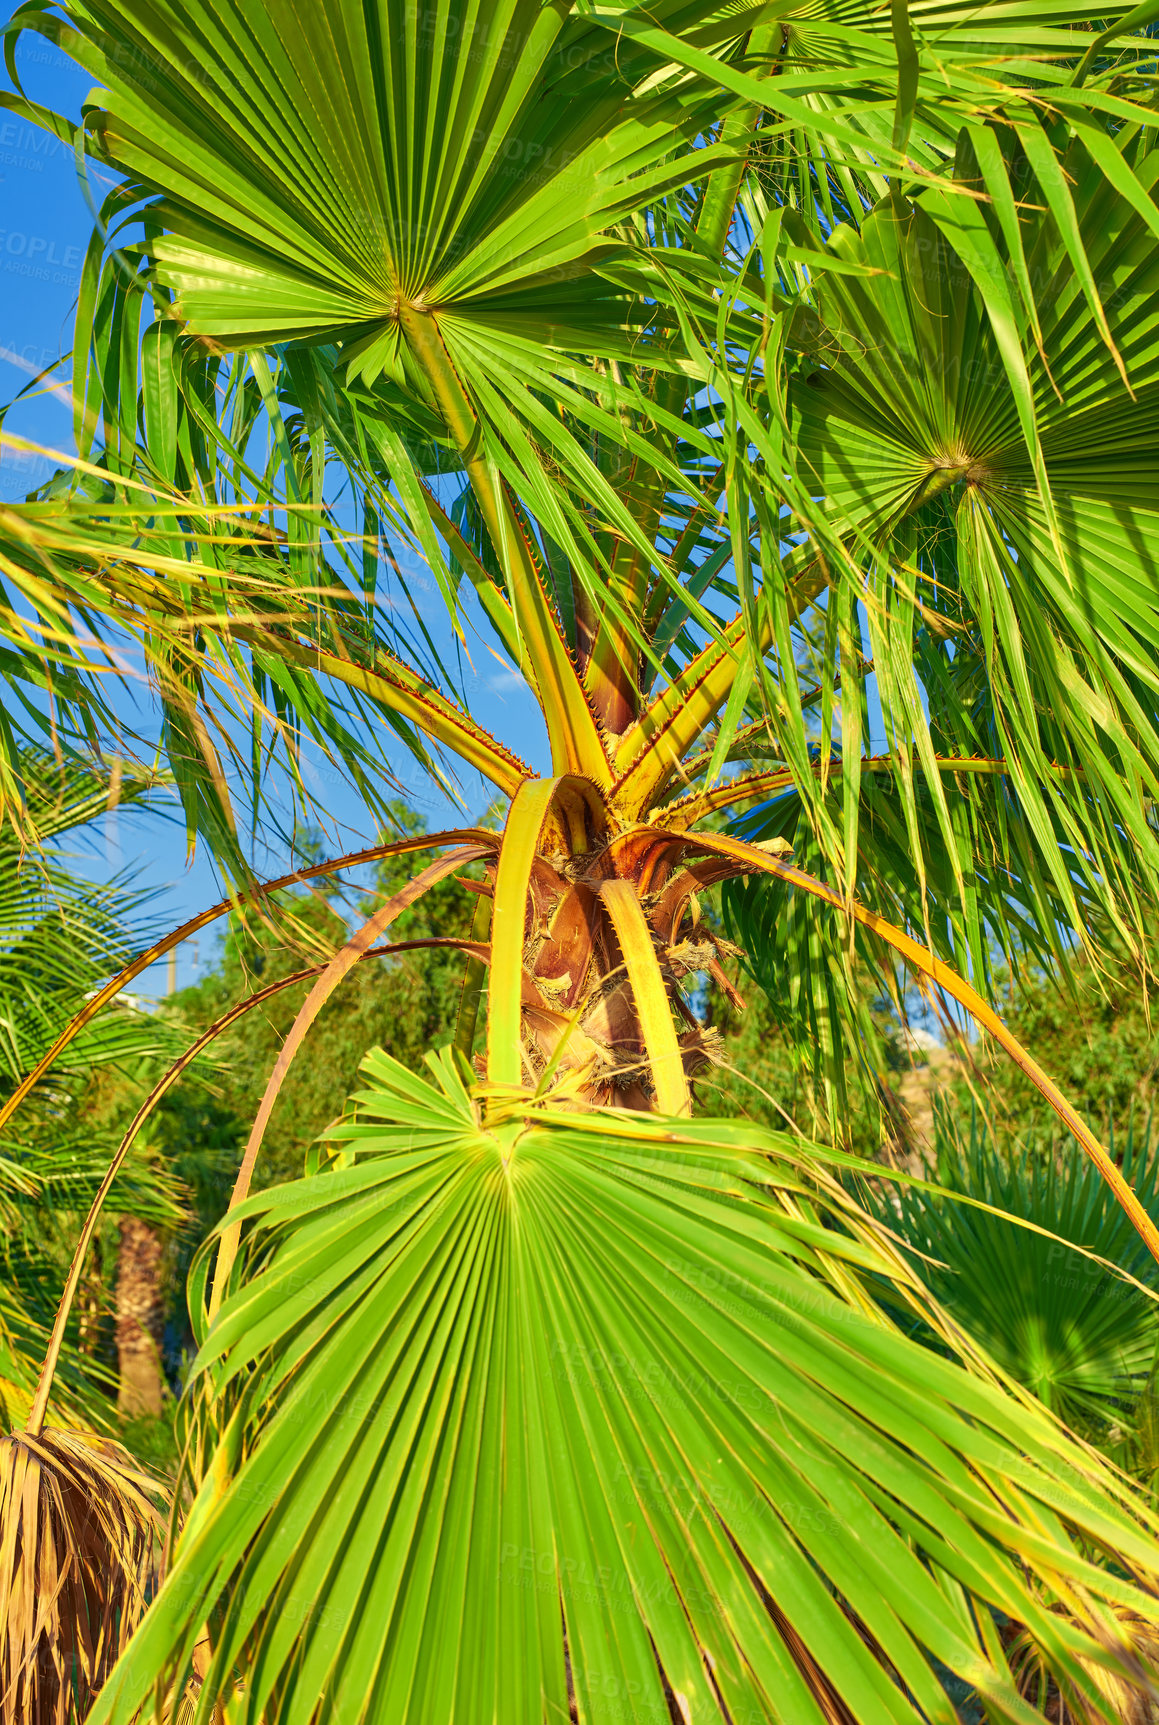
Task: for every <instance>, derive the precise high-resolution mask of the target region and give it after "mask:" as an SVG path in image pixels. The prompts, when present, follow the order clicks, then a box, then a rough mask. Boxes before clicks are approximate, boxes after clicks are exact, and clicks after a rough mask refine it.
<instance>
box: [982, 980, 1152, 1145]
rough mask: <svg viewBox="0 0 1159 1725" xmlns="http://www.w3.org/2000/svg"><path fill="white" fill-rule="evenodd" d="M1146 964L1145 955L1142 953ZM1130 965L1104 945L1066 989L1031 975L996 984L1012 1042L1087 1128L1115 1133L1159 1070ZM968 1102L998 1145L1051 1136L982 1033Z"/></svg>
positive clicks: (1141, 992) (1140, 1117)
mask: <svg viewBox="0 0 1159 1725" xmlns="http://www.w3.org/2000/svg"><path fill="white" fill-rule="evenodd" d="M1147 957H1148V961H1149V964H1150V965H1153V964H1154V962H1155V955H1154V952H1153V951H1152V952H1151V953H1149V954H1147ZM1148 991H1149V989H1148V983H1147V979H1146V977H1145V976H1144V975H1143V974H1142V973H1141V971H1140V968H1139V966H1137V965H1136V964H1134V963H1133V962H1132V961H1131V960H1130V959H1129V958H1128V957H1127V956H1126V955H1124V954H1122V953H1121V952H1116V951H1115V950H1114V949H1112V950H1111V951H1110V952H1109V953H1107V954H1106V955H1105V956H1104V958H1103V960H1102V962H1101V963H1100V965H1099V967H1098V969H1097V970H1096V969H1095V968H1094V967H1093V966H1092V965H1091V964H1089V963H1083V962H1082V961H1079V962H1077V963H1076V965H1075V980H1074V985H1073V988H1068V987H1067V986H1066V985H1065V984H1064V983H1063V981H1062V979H1060V978H1059V977H1058V976H1057V975H1051V974H1050V973H1049V972H1043V971H1038V972H1037V973H1031V974H1030V975H1028V976H1025V977H1023V978H1021V979H1020V980H1019V981H1018V982H1017V983H1015V982H1014V981H1013V980H1012V979H1000V981H999V984H998V999H999V1001H1000V1003H1001V1008H1002V1015H1003V1017H1004V1019H1005V1020H1006V1022H1007V1024H1009V1026H1010V1028H1011V1029H1012V1030H1013V1032H1014V1034H1015V1035H1016V1036H1017V1037H1018V1039H1019V1041H1020V1042H1021V1043H1022V1044H1023V1045H1024V1046H1025V1047H1026V1048H1027V1049H1028V1050H1029V1051H1030V1053H1031V1054H1032V1055H1034V1057H1035V1059H1036V1060H1038V1061H1040V1062H1041V1064H1042V1065H1043V1066H1044V1067H1045V1069H1046V1070H1047V1072H1049V1073H1050V1076H1051V1077H1052V1078H1053V1079H1054V1080H1055V1081H1056V1082H1057V1083H1058V1084H1059V1085H1060V1086H1061V1087H1062V1089H1063V1091H1064V1092H1065V1093H1066V1095H1067V1096H1068V1097H1070V1098H1071V1099H1072V1101H1073V1102H1074V1105H1075V1107H1076V1108H1078V1109H1079V1110H1080V1111H1081V1112H1082V1113H1083V1114H1084V1115H1085V1116H1086V1118H1087V1119H1088V1120H1090V1121H1091V1123H1092V1125H1093V1126H1094V1127H1095V1129H1096V1131H1099V1132H1102V1133H1104V1134H1106V1133H1109V1132H1115V1133H1117V1134H1118V1135H1120V1136H1121V1135H1122V1134H1123V1132H1124V1131H1125V1130H1126V1129H1127V1127H1128V1126H1129V1125H1130V1124H1131V1123H1132V1122H1135V1123H1136V1124H1138V1125H1141V1124H1142V1123H1143V1122H1144V1121H1146V1120H1147V1119H1148V1118H1149V1116H1150V1115H1151V1113H1152V1111H1153V1109H1154V1106H1155V1101H1156V1094H1155V1078H1156V1073H1157V1072H1159V1023H1157V1022H1156V1020H1155V1018H1154V1016H1153V1014H1152V1010H1151V1007H1150V1005H1149V1000H1148ZM972 1052H973V1054H974V1058H975V1060H976V1062H977V1065H978V1069H979V1070H978V1072H977V1074H976V1076H975V1079H974V1083H973V1093H974V1096H975V1097H976V1099H977V1105H978V1106H979V1107H980V1108H981V1110H982V1111H983V1113H984V1115H985V1116H986V1118H987V1119H988V1120H989V1121H990V1122H991V1124H992V1126H993V1129H994V1131H995V1133H996V1134H998V1135H999V1136H1000V1138H1001V1139H1003V1140H1004V1139H1005V1138H1006V1137H1007V1136H1012V1137H1017V1138H1019V1139H1021V1140H1024V1141H1029V1142H1032V1143H1035V1144H1038V1145H1043V1144H1044V1143H1046V1142H1048V1141H1049V1140H1050V1139H1052V1138H1053V1137H1054V1136H1055V1135H1056V1132H1057V1125H1056V1123H1055V1121H1054V1117H1053V1115H1052V1113H1051V1111H1050V1109H1049V1108H1048V1107H1047V1105H1046V1103H1045V1102H1044V1101H1043V1099H1042V1096H1041V1095H1040V1093H1039V1092H1038V1091H1037V1090H1036V1089H1035V1088H1034V1086H1033V1085H1032V1084H1031V1083H1030V1082H1029V1080H1028V1079H1027V1078H1026V1076H1025V1074H1024V1073H1022V1072H1020V1071H1018V1070H1017V1069H1013V1068H1011V1067H1010V1066H1009V1064H1008V1063H1006V1062H1003V1064H1002V1065H1001V1067H999V1065H998V1062H997V1058H996V1052H995V1050H994V1049H993V1048H992V1047H991V1046H990V1045H989V1039H988V1038H986V1037H985V1036H983V1037H982V1038H980V1040H979V1042H978V1044H977V1046H976V1047H975V1048H974V1050H973V1051H972ZM966 1092H967V1086H966V1084H965V1082H964V1081H963V1082H959V1083H958V1084H957V1085H956V1086H955V1087H954V1093H955V1098H956V1105H957V1106H958V1107H961V1108H966V1107H968V1105H969V1099H968V1097H967V1094H966Z"/></svg>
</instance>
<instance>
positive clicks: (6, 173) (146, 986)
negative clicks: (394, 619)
mask: <svg viewBox="0 0 1159 1725" xmlns="http://www.w3.org/2000/svg"><path fill="white" fill-rule="evenodd" d="M17 66H18V70H19V72H20V75H21V79H22V82H23V84H24V88H25V91H26V93H27V94H28V95H29V96H30V97H32V98H33V99H35V100H38V101H40V102H43V103H44V104H46V105H47V106H50V107H52V108H54V109H56V110H57V111H59V112H63V113H66V114H68V115H69V116H70V117H73V118H79V116H80V112H81V107H82V104H83V102H84V99H85V96H86V95H87V93H88V89H89V87H90V81H89V79H88V77H87V75H86V74H84V73H82V72H80V71H79V70H78V69H77V67H75V66H74V65H73V64H72V63H71V62H70V61H69V60H67V59H66V58H65V57H64V56H63V55H62V54H60V53H59V51H58V50H56V49H55V48H53V47H51V46H50V45H49V44H48V43H45V42H43V41H42V40H40V39H39V38H35V37H26V38H25V39H24V40H23V42H22V44H21V47H20V51H19V53H18V57H17ZM88 171H89V174H90V176H91V186H92V192H93V195H94V196H95V197H96V199H97V200H98V201H99V199H100V197H101V196H102V194H103V191H104V189H105V188H104V186H103V185H102V184H101V182H100V179H99V177H98V176H97V175H96V174H94V170H93V169H92V168H91V166H90V167H89V170H88ZM92 225H93V224H92V216H91V213H90V209H89V205H88V202H87V201H86V197H85V193H84V189H83V186H82V184H81V181H80V179H79V177H78V172H77V166H76V162H75V159H74V157H73V154H72V152H71V150H70V149H69V148H68V147H67V146H66V145H63V144H61V143H60V142H59V140H57V139H56V138H54V137H52V136H51V135H49V134H47V133H43V132H41V131H39V130H38V129H37V128H35V127H32V126H29V125H27V124H26V123H25V122H24V121H22V120H18V119H15V118H13V117H12V116H11V115H9V114H7V113H4V112H3V111H2V110H0V404H3V403H7V402H10V401H12V400H13V399H14V398H15V397H16V396H17V395H18V394H19V392H20V391H21V390H22V389H24V388H25V387H26V386H27V385H28V384H29V383H30V382H31V381H32V379H33V378H34V377H35V375H36V373H37V372H39V371H42V370H44V369H45V368H47V367H49V366H51V365H53V364H54V363H55V362H56V361H58V360H59V359H60V358H61V355H62V353H63V354H64V355H66V356H67V354H68V351H69V348H70V345H71V339H72V315H73V308H74V305H75V301H76V295H77V290H78V287H79V282H80V268H81V262H82V259H83V256H84V251H85V248H86V246H87V245H88V241H89V237H90V234H91V232H92ZM70 375H71V367H70V365H69V363H68V361H67V358H66V359H65V363H64V364H63V365H62V366H61V368H60V372H59V376H60V377H61V378H62V379H64V380H67V379H68V377H69V376H70ZM70 428H71V413H70V409H69V406H68V404H67V402H66V401H65V400H63V399H62V397H61V395H60V394H57V393H54V392H53V391H51V390H46V389H43V388H41V389H40V390H38V391H37V393H36V394H35V395H34V396H33V397H32V398H31V399H28V400H26V401H24V402H21V403H19V404H18V405H17V406H15V407H13V409H12V410H11V411H10V413H9V415H8V417H7V420H6V429H7V430H8V431H10V432H13V433H18V434H19V435H20V436H22V437H24V438H27V439H29V440H31V441H34V442H36V443H39V444H42V445H44V446H45V447H46V448H49V449H59V450H64V451H67V450H68V449H69V448H70V447H71V435H70ZM55 466H56V463H55V462H53V461H51V460H49V459H46V458H42V457H39V456H33V455H28V454H23V453H20V454H17V453H13V452H10V451H8V452H5V453H4V455H3V456H2V457H0V500H4V501H14V500H17V499H19V498H22V497H23V496H25V495H26V494H27V492H29V491H30V490H31V489H33V488H34V487H35V486H37V485H39V484H41V483H42V482H43V481H44V480H45V479H47V478H48V477H49V475H50V474H51V472H52V471H53V469H54V467H55ZM426 621H427V624H428V627H430V629H431V632H432V635H434V636H435V638H436V640H438V641H439V644H440V645H442V644H444V643H446V644H447V645H448V647H449V645H450V643H449V641H448V640H447V637H448V630H447V627H446V623H445V620H444V616H443V613H442V609H441V605H440V603H439V600H438V596H437V593H435V592H434V591H433V583H432V593H431V603H430V608H429V613H428V615H427V617H426ZM469 647H470V652H471V660H472V665H473V673H474V674H473V675H472V674H471V672H468V675H467V677H466V679H465V682H466V686H467V690H468V702H469V706H470V710H471V712H472V714H473V715H474V716H475V717H476V718H477V719H479V720H480V721H481V722H482V723H483V724H485V725H487V726H488V727H489V728H490V729H493V730H495V731H496V732H498V733H499V734H500V735H501V736H503V738H504V739H505V740H506V741H507V742H508V743H509V744H510V745H511V746H513V747H514V748H515V749H516V750H517V751H518V752H519V753H520V754H521V755H522V756H523V757H524V759H526V760H528V761H529V762H530V763H531V764H532V765H535V766H542V767H546V765H547V761H546V749H545V739H544V738H543V735H542V722H541V720H540V717H539V715H538V712H537V710H536V709H535V707H534V704H533V702H532V701H531V699H530V696H529V694H528V692H527V690H526V688H525V687H524V686H523V685H522V684H521V682H520V681H519V680H518V678H516V677H515V676H514V675H512V674H510V673H509V672H507V671H506V670H505V669H504V667H503V666H502V665H500V664H499V663H497V662H496V661H495V659H494V658H493V657H492V655H491V654H490V652H489V651H488V650H487V648H486V647H485V646H484V645H483V644H482V643H481V642H479V641H477V640H470V638H469ZM383 754H384V758H385V760H386V761H387V762H388V764H389V765H390V767H391V768H392V769H393V770H394V772H395V773H396V774H397V775H398V777H399V778H400V780H401V781H402V783H403V785H404V787H405V790H406V793H407V796H408V798H409V800H410V801H412V802H413V804H414V806H415V807H416V808H418V809H420V810H421V812H422V813H423V814H424V815H425V816H426V817H427V819H428V820H429V822H430V824H431V825H432V827H437V826H442V825H454V824H457V823H458V822H459V821H460V820H461V819H462V816H461V814H460V813H458V812H457V811H456V810H455V809H454V807H453V805H452V804H451V803H450V802H449V801H448V800H447V799H445V798H443V797H441V796H436V795H432V794H431V791H430V789H429V786H428V784H427V781H426V780H425V778H424V776H423V775H422V773H421V771H420V770H419V769H417V768H416V767H415V766H414V764H413V763H411V762H410V761H409V759H408V758H407V756H406V754H405V751H404V750H403V749H402V746H401V745H400V744H399V743H398V742H397V740H396V739H395V738H394V737H393V736H392V735H391V734H390V733H384V735H383ZM311 775H312V778H313V783H312V785H311V788H312V789H313V790H314V791H315V793H316V794H317V795H318V796H319V798H320V800H321V801H322V802H324V804H325V806H326V807H327V809H328V810H329V812H330V813H331V815H332V817H333V825H332V828H331V830H330V831H329V832H327V833H325V834H324V837H323V847H324V850H325V853H326V854H327V855H338V854H340V853H341V852H342V851H345V850H355V849H359V848H361V847H362V846H364V845H366V844H369V843H373V842H374V838H375V836H376V835H375V834H374V832H373V831H370V830H368V823H367V820H366V817H365V815H364V812H363V810H362V805H361V803H360V801H359V799H358V798H357V797H356V796H355V795H354V794H353V793H352V792H351V791H350V790H348V789H347V788H346V787H345V786H344V785H343V784H342V783H340V782H338V781H337V779H336V776H335V775H334V774H333V773H332V772H327V771H326V769H325V767H324V765H322V764H321V763H318V762H315V763H314V764H313V765H312V766H311V765H310V763H307V778H308V780H309V779H310V777H311ZM463 795H464V799H465V801H466V803H467V807H468V810H469V812H470V813H471V814H476V815H477V814H479V813H481V812H482V810H483V809H484V808H485V807H486V805H487V804H488V803H489V802H490V800H491V795H492V793H491V791H490V790H489V789H488V788H487V787H486V786H485V785H484V783H483V781H482V780H479V779H476V780H475V781H474V782H473V783H471V782H467V783H465V784H464V787H463ZM255 860H256V861H257V863H258V866H259V868H260V870H261V872H262V873H263V874H266V875H276V874H280V873H282V872H283V871H284V870H285V868H286V866H287V856H286V852H285V850H284V848H283V847H281V846H279V845H278V844H276V843H275V844H274V845H272V846H270V847H267V848H266V849H265V850H264V851H263V852H261V853H259V854H258V856H257V858H256V859H255ZM77 866H78V867H79V868H81V869H83V870H84V872H87V873H90V874H92V875H94V876H103V877H105V878H107V877H108V876H110V875H113V874H119V873H121V872H122V871H127V873H128V874H129V875H130V877H131V878H132V879H133V881H134V883H135V884H137V885H140V886H147V887H149V888H151V889H153V890H154V892H155V900H154V904H153V910H154V913H155V914H156V916H157V917H158V918H159V919H160V920H162V921H163V922H165V923H167V924H168V925H169V926H176V925H177V924H179V923H181V922H183V921H184V920H185V919H186V918H187V917H189V916H191V915H193V914H194V913H195V912H196V911H198V910H201V909H202V908H203V907H204V906H205V905H207V904H211V903H213V902H214V901H215V900H217V899H218V898H220V897H221V890H220V886H219V883H218V879H217V876H216V874H215V871H214V870H213V867H212V865H211V863H210V862H209V860H208V859H207V858H206V857H204V856H203V855H198V856H197V857H196V858H195V859H194V861H193V863H192V864H191V865H190V864H188V863H187V861H186V856H185V834H184V828H183V826H182V823H181V821H180V819H179V818H177V810H176V808H175V807H174V808H173V810H172V814H171V816H170V818H164V815H163V814H162V812H161V811H160V810H158V812H157V813H156V814H155V815H145V814H141V813H139V812H131V811H122V812H121V813H120V814H119V815H117V816H115V817H113V818H111V819H109V820H107V821H106V822H105V830H104V831H103V832H102V833H101V834H99V836H98V838H97V841H96V842H95V843H94V844H91V845H89V846H87V847H85V849H84V851H83V852H82V854H80V855H79V856H78V859H77ZM211 951H212V942H211V941H210V940H208V939H207V937H206V936H204V935H203V936H202V938H201V942H200V946H199V947H198V948H197V951H196V954H195V950H194V947H193V945H192V944H190V945H187V946H185V947H183V948H182V949H181V950H180V952H179V955H178V982H179V984H180V985H184V984H185V983H187V982H189V981H191V980H193V977H194V975H195V974H196V972H195V960H197V961H199V962H200V965H201V967H202V968H203V967H204V964H205V961H206V959H207V957H208V956H209V955H210V954H211ZM166 983H167V968H166V967H165V966H164V965H162V966H158V967H156V969H155V970H154V971H152V972H149V973H147V974H146V976H145V977H144V978H143V979H142V983H141V985H140V986H141V991H142V992H144V993H160V992H163V991H164V989H165V987H166Z"/></svg>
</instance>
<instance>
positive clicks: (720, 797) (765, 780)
mask: <svg viewBox="0 0 1159 1725" xmlns="http://www.w3.org/2000/svg"><path fill="white" fill-rule="evenodd" d="M923 764H924V763H915V765H918V766H919V769H920V767H921V765H923ZM897 765H898V763H897V757H896V756H895V755H862V757H861V758H860V760H859V762H858V770H859V772H862V773H889V772H896V771H897ZM935 765H936V766H937V768H938V771H939V772H943V773H970V774H977V775H981V776H990V777H1009V775H1010V766H1009V763H1008V762H1006V761H1003V760H998V759H995V758H994V757H992V756H988V755H939V756H937V757H935ZM813 767H814V771H815V772H816V773H817V774H818V776H819V775H820V774H821V773H822V772H823V771H824V772H825V773H826V774H827V775H828V776H829V777H830V778H833V777H836V776H837V775H838V774H839V773H840V772H841V770H842V762H841V760H840V759H839V758H838V759H834V760H829V761H826V762H822V761H816V762H814V763H813ZM1051 770H1052V772H1055V773H1058V774H1059V775H1060V776H1061V775H1063V774H1066V775H1071V776H1073V775H1077V774H1079V772H1080V769H1079V768H1077V767H1061V766H1054V765H1052V768H1051ZM795 783H796V779H795V776H794V769H793V768H792V767H787V766H786V767H776V768H773V769H771V770H770V771H769V772H767V773H738V774H737V776H736V777H735V778H732V779H726V780H725V781H724V783H723V784H719V785H711V786H710V787H709V788H708V789H707V790H698V791H693V792H690V793H689V794H688V795H687V796H684V797H680V798H679V799H678V800H677V801H676V802H672V803H668V804H667V805H666V806H665V809H664V821H665V824H667V823H669V822H671V821H672V820H673V819H675V820H678V821H681V822H682V823H683V824H684V825H686V826H691V825H692V823H693V822H694V821H698V820H701V819H702V818H703V817H704V816H705V815H708V814H715V813H718V812H719V811H720V810H722V809H729V808H733V807H735V805H736V804H737V803H742V802H748V801H749V800H750V798H752V797H770V796H775V795H776V793H777V792H778V791H784V790H788V789H789V787H790V786H791V785H793V784H795Z"/></svg>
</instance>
